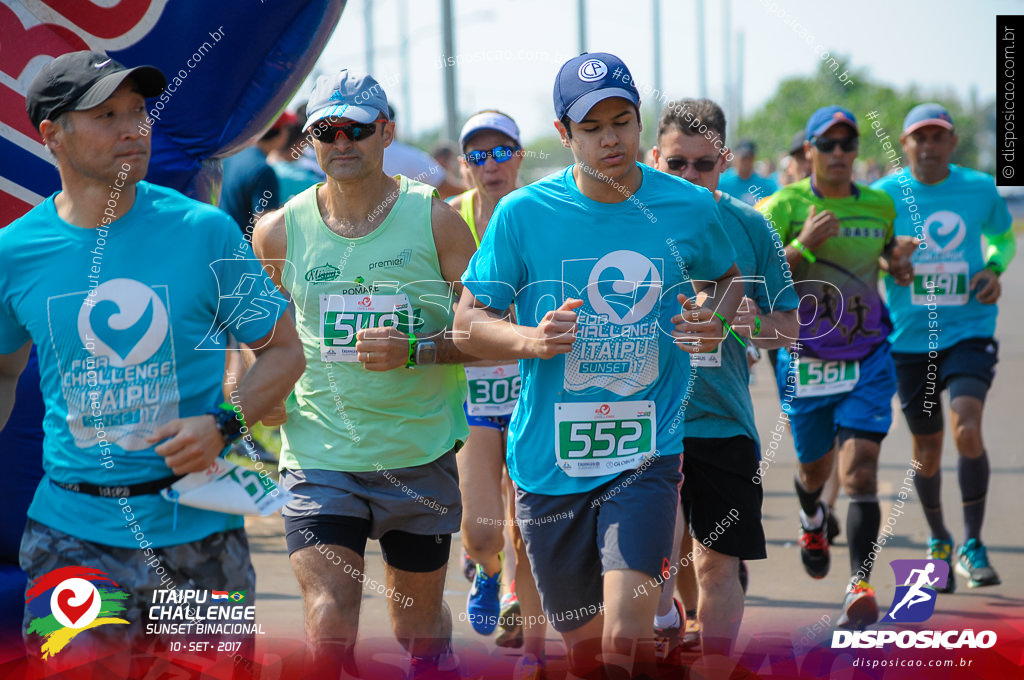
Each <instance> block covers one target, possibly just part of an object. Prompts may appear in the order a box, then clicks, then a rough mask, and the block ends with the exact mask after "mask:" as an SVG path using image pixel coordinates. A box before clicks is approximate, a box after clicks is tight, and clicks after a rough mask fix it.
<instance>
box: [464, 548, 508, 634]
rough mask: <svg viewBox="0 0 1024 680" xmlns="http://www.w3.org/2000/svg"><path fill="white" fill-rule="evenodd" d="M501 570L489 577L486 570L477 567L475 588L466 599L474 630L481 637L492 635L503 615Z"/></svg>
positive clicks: (470, 590) (470, 621)
mask: <svg viewBox="0 0 1024 680" xmlns="http://www.w3.org/2000/svg"><path fill="white" fill-rule="evenodd" d="M500 594H501V570H500V569H499V570H498V572H497V573H496V574H494V576H487V575H486V574H485V573H484V568H483V567H482V566H480V565H479V564H478V565H476V577H475V578H474V579H473V587H472V588H470V589H469V597H467V598H466V614H467V615H468V616H469V623H470V625H472V626H473V630H475V631H476V632H478V633H480V634H481V635H490V634H491V633H493V632H494V629H495V628H497V627H498V618H499V615H500V614H501V600H500V599H499V596H500Z"/></svg>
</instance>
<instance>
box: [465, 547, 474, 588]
mask: <svg viewBox="0 0 1024 680" xmlns="http://www.w3.org/2000/svg"><path fill="white" fill-rule="evenodd" d="M462 575H463V576H465V577H466V580H467V581H469V582H470V583H472V582H473V579H475V578H476V563H475V562H474V561H473V560H471V559H470V558H469V553H468V552H466V551H465V550H463V551H462Z"/></svg>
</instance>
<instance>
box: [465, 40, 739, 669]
mask: <svg viewBox="0 0 1024 680" xmlns="http://www.w3.org/2000/svg"><path fill="white" fill-rule="evenodd" d="M554 103H555V113H556V115H557V117H558V121H556V128H557V129H558V131H559V134H560V135H561V137H562V144H563V145H564V146H565V147H567V148H569V149H570V150H571V151H572V152H573V156H574V158H575V160H576V163H575V164H574V165H572V166H570V167H568V168H566V169H565V170H563V171H560V172H557V173H555V174H553V175H550V176H548V177H546V178H544V179H542V180H540V181H538V182H535V183H534V184H531V185H529V186H527V187H523V188H521V189H518V190H516V191H513V192H512V193H510V194H508V195H507V196H506V197H505V198H503V199H502V201H501V203H500V204H499V205H498V207H497V208H496V209H495V212H494V215H493V217H492V218H491V221H490V223H489V224H488V227H487V231H486V233H485V234H484V238H483V242H482V243H481V244H480V249H479V250H478V251H477V253H476V254H475V255H474V256H473V259H472V261H471V262H470V265H469V269H467V271H466V273H465V275H464V276H463V284H464V293H463V296H462V297H461V299H460V303H459V308H458V311H457V312H456V319H455V327H456V332H457V333H461V334H462V337H461V338H459V339H458V340H457V342H458V343H459V344H460V345H461V346H462V347H464V349H465V351H467V352H468V353H470V354H473V355H476V356H480V357H481V358H485V359H519V360H520V373H521V375H522V377H523V380H522V392H521V394H520V398H519V403H518V405H517V407H516V410H515V412H514V414H513V416H512V423H511V426H510V431H509V437H508V470H509V475H510V477H511V478H512V481H513V482H515V485H516V487H517V498H516V517H517V521H518V522H519V524H520V527H521V529H522V533H523V537H524V538H525V540H526V548H527V553H528V554H529V556H530V562H531V564H532V566H533V573H534V575H535V576H536V578H537V587H538V590H539V591H540V594H541V600H542V604H543V606H544V610H545V612H546V614H547V617H548V620H549V621H550V622H551V624H552V625H553V627H554V628H555V630H557V631H558V632H559V633H561V634H562V637H563V639H564V640H565V643H566V647H567V649H568V650H569V664H570V669H571V670H572V672H573V673H574V674H576V675H577V676H579V677H590V676H589V675H588V673H592V672H595V669H596V668H597V666H598V665H599V664H600V662H599V658H600V654H602V653H603V654H605V655H613V656H611V657H610V658H618V659H626V661H625V666H626V671H627V672H632V673H634V675H640V674H642V673H644V672H646V673H648V674H650V675H651V676H653V675H654V674H655V670H654V649H653V641H652V640H651V620H652V619H653V617H654V613H655V607H656V604H657V602H656V600H657V597H656V591H657V587H658V585H657V583H658V582H655V581H654V579H657V578H660V576H661V574H662V572H663V570H665V569H667V568H668V566H669V565H670V564H671V560H670V559H669V557H670V551H671V547H672V532H673V527H674V525H675V516H676V507H677V506H678V503H679V500H678V497H679V496H678V495H679V484H680V482H681V470H680V462H681V461H680V453H681V452H682V449H683V429H684V428H683V414H684V412H685V409H686V394H687V381H688V375H689V373H690V361H689V356H690V355H689V353H694V352H714V351H715V348H716V347H717V346H718V344H719V343H720V342H721V340H722V337H723V335H724V333H725V330H724V323H728V321H729V320H731V319H732V317H733V315H734V314H735V310H736V307H737V306H738V304H739V301H740V299H741V297H742V289H741V287H740V286H734V287H730V285H729V284H730V283H731V282H732V280H733V277H734V276H735V275H736V274H738V271H739V270H738V269H737V268H736V266H735V264H734V260H735V253H734V252H733V249H732V246H731V245H730V244H729V240H728V237H727V236H726V234H725V233H724V231H723V229H722V222H721V218H720V217H719V214H718V208H717V206H716V205H715V202H714V199H713V198H712V197H711V194H709V193H708V192H707V191H705V190H704V189H701V188H699V187H694V186H693V185H691V184H689V183H688V182H685V181H683V180H680V179H678V178H676V177H671V176H669V175H666V174H664V173H660V172H657V171H656V170H653V169H651V168H648V167H647V166H644V165H638V164H637V163H636V162H635V160H634V159H635V158H636V152H637V148H638V146H639V144H640V115H639V105H640V97H639V93H638V92H637V90H636V87H635V86H634V84H633V81H632V77H631V75H630V73H629V70H628V69H627V68H626V65H625V64H624V63H622V61H621V60H620V59H619V58H618V57H615V56H613V55H611V54H607V53H602V52H599V53H590V54H583V55H580V56H579V57H575V58H573V59H570V60H569V61H568V62H566V63H565V64H564V65H563V66H562V68H561V69H560V71H559V73H558V76H557V77H556V80H555V86H554ZM712 283H714V284H716V285H715V286H714V287H712V286H711V285H710V284H712ZM695 288H696V289H697V292H699V291H700V290H702V289H705V288H706V289H707V292H709V293H711V294H713V297H710V298H709V300H708V301H707V302H706V304H705V306H698V305H697V303H696V301H695V299H694V298H695V297H696V293H695ZM513 303H515V312H516V316H515V318H516V320H517V322H516V323H514V322H512V321H511V320H510V318H509V317H508V316H506V314H505V312H504V311H503V310H507V309H508V307H509V306H510V305H511V304H513ZM680 305H682V307H680ZM716 310H717V311H718V314H716ZM680 349H683V350H684V351H679V350H680ZM649 581H650V582H651V583H652V585H651V586H650V588H648V587H647V586H646V584H647V583H648V582H649ZM652 591H653V592H652ZM606 610H607V611H606ZM602 641H603V642H604V644H603V645H602ZM634 653H635V657H634V656H633V654H634ZM605 658H609V656H606V657H605ZM631 677H632V676H631Z"/></svg>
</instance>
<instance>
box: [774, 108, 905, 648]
mask: <svg viewBox="0 0 1024 680" xmlns="http://www.w3.org/2000/svg"><path fill="white" fill-rule="evenodd" d="M805 132H806V137H807V141H806V142H805V148H806V149H807V150H808V152H809V155H810V160H811V167H812V172H811V176H810V177H808V178H807V179H804V180H801V181H799V182H794V183H793V184H789V185H787V186H785V187H783V188H782V189H780V190H779V191H778V192H777V193H775V194H774V195H772V196H771V197H770V198H769V199H768V200H767V201H766V202H765V203H764V204H762V205H761V207H760V210H761V212H762V213H763V214H764V215H765V216H766V217H767V218H768V220H769V222H771V224H772V226H773V227H774V228H775V230H776V231H777V232H778V233H779V236H780V237H781V238H782V241H783V242H784V243H786V244H787V245H786V259H787V260H788V261H789V264H790V267H792V271H793V279H794V280H795V281H796V282H797V285H796V288H797V293H798V294H799V295H800V297H801V306H800V313H801V329H800V340H799V341H797V342H795V343H793V344H792V345H791V346H790V348H789V350H788V351H787V350H786V349H782V350H780V351H779V356H778V375H777V379H778V388H779V396H780V398H781V400H782V402H783V410H784V411H786V412H788V413H789V419H790V424H791V426H792V431H793V439H794V444H795V446H796V452H797V458H798V459H799V462H800V465H799V467H798V473H797V478H796V480H795V483H796V494H797V498H798V499H799V501H800V527H801V530H800V557H801V559H802V561H803V565H804V569H805V570H806V571H807V573H808V574H809V575H810V576H811V577H812V578H816V579H820V578H824V577H825V575H826V574H827V573H828V570H829V564H830V556H829V545H828V539H827V536H826V520H827V518H826V513H827V512H828V508H827V506H826V505H825V503H824V502H822V501H821V495H822V489H823V487H824V484H825V481H826V479H827V478H828V476H829V474H830V473H831V472H832V465H833V462H834V458H835V457H836V456H837V455H838V457H839V459H838V465H839V477H840V479H841V480H842V483H843V488H844V489H845V490H846V492H847V493H848V494H849V495H850V506H849V510H848V513H847V517H846V535H847V539H848V542H849V546H850V573H851V575H852V578H851V581H850V584H849V587H848V588H847V594H846V599H845V601H844V603H843V614H842V615H841V616H840V618H839V620H838V621H837V625H838V626H839V627H842V628H863V627H864V626H867V625H870V624H872V623H874V622H875V621H877V620H878V605H877V603H876V602H875V595H874V590H873V589H872V588H871V586H870V585H869V584H868V581H867V579H868V577H869V576H870V575H871V568H872V566H873V563H874V559H875V557H874V553H873V544H874V541H875V539H876V537H877V536H878V527H879V522H880V510H879V505H878V481H877V479H878V455H879V451H880V448H881V443H882V440H883V439H884V438H885V435H886V434H887V433H888V431H889V427H890V425H891V424H892V409H891V407H890V401H891V400H892V396H893V394H894V393H895V391H896V376H895V373H894V371H893V365H892V358H891V357H890V355H889V343H888V342H887V340H886V337H887V336H888V335H889V331H890V330H891V328H892V325H891V323H890V321H889V313H888V310H887V309H886V307H885V303H884V302H883V301H882V298H881V295H880V294H879V292H878V275H879V267H880V266H882V267H884V268H885V269H886V270H887V271H889V272H890V273H891V274H892V276H893V279H894V280H895V282H896V283H897V284H898V285H901V286H906V285H908V284H909V283H910V281H911V267H910V254H911V252H912V251H913V248H914V246H915V242H914V241H913V239H908V238H905V237H897V236H895V234H894V232H893V219H894V218H895V216H896V211H895V208H894V206H893V202H892V199H891V198H889V196H888V195H887V194H886V193H885V192H883V191H878V190H876V189H871V188H868V187H866V186H863V185H859V184H855V183H854V182H853V181H852V177H853V161H854V159H856V157H857V148H858V143H859V137H858V135H859V132H858V129H857V121H856V119H855V118H854V116H853V114H852V113H850V112H849V111H848V110H846V109H844V108H842V107H840V106H826V107H823V108H820V109H818V110H817V111H815V112H814V113H813V114H812V115H811V117H810V118H809V119H808V121H807V126H806V130H805Z"/></svg>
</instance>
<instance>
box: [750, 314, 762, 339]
mask: <svg viewBox="0 0 1024 680" xmlns="http://www.w3.org/2000/svg"><path fill="white" fill-rule="evenodd" d="M751 335H753V336H754V337H757V336H758V335H761V317H759V316H755V317H754V332H753V333H751Z"/></svg>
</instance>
